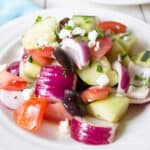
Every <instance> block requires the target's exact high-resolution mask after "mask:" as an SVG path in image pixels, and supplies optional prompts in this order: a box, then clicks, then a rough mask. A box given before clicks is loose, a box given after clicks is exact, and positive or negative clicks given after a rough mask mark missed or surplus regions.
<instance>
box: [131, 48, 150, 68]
mask: <svg viewBox="0 0 150 150" xmlns="http://www.w3.org/2000/svg"><path fill="white" fill-rule="evenodd" d="M134 62H135V63H136V64H138V65H140V66H143V67H150V51H143V52H140V53H139V54H137V55H136V56H135V57H134Z"/></svg>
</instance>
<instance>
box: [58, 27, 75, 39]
mask: <svg viewBox="0 0 150 150" xmlns="http://www.w3.org/2000/svg"><path fill="white" fill-rule="evenodd" d="M58 36H59V38H60V39H65V38H69V37H72V35H71V30H66V29H62V30H61V31H60V33H59V34H58Z"/></svg>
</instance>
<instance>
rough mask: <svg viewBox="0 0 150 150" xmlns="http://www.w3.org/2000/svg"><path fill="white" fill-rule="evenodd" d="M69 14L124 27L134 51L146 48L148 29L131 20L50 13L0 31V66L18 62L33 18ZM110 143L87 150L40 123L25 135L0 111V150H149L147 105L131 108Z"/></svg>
mask: <svg viewBox="0 0 150 150" xmlns="http://www.w3.org/2000/svg"><path fill="white" fill-rule="evenodd" d="M73 14H84V15H96V16H99V17H100V19H101V20H109V19H111V20H117V21H120V22H123V23H125V24H126V25H127V26H128V27H129V30H130V31H132V32H133V33H134V34H135V35H136V36H137V37H138V39H139V43H138V44H137V47H138V48H139V47H145V48H147V49H148V48H150V41H149V39H150V26H149V25H148V24H146V23H144V22H142V21H140V20H137V19H135V18H132V17H129V16H126V15H122V14H120V13H118V12H113V11H109V10H103V9H100V10H99V9H94V10H90V9H86V10H83V9H82V10H77V9H76V10H74V9H51V10H45V11H41V12H39V13H38V14H33V15H29V16H26V17H22V18H19V19H16V20H14V21H12V22H10V23H8V24H7V25H5V26H2V27H1V29H0V35H1V37H0V52H1V55H0V64H1V63H8V62H11V61H13V60H16V59H17V58H19V56H20V54H21V50H20V49H21V43H20V39H21V35H22V33H23V32H24V30H25V29H26V28H27V27H28V26H30V25H31V24H32V23H33V22H34V19H35V18H36V16H37V15H42V16H48V15H51V16H56V17H57V18H58V19H60V18H63V17H65V16H71V15H73ZM121 124H122V126H121V128H120V129H119V131H118V136H117V139H116V141H115V142H114V143H112V144H110V145H105V146H88V145H84V144H80V143H77V142H75V141H73V140H71V139H70V138H68V137H60V136H58V134H57V133H58V132H57V131H58V127H56V126H54V125H52V124H50V123H46V122H45V123H43V125H42V127H41V129H40V130H39V132H38V133H36V134H32V133H28V132H26V131H24V130H22V129H20V128H18V127H17V126H16V125H15V123H14V121H13V117H12V114H11V113H10V112H9V111H7V110H6V109H4V108H2V107H1V109H0V150H3V149H4V150H10V149H12V148H13V149H21V150H27V149H32V150H49V149H51V150H59V149H65V150H70V149H71V150H80V149H82V150H83V149H84V148H85V149H86V150H91V148H92V149H93V150H127V149H128V150H130V149H131V148H132V149H136V150H141V149H143V150H149V149H150V142H149V139H150V105H149V104H147V105H143V106H139V107H136V106H134V107H132V108H131V109H130V111H129V113H128V115H127V116H126V117H125V118H124V120H123V121H122V123H121Z"/></svg>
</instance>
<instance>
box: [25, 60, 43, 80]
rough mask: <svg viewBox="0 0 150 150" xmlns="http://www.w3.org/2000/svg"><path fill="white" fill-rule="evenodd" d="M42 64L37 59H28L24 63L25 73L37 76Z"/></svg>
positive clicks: (32, 76)
mask: <svg viewBox="0 0 150 150" xmlns="http://www.w3.org/2000/svg"><path fill="white" fill-rule="evenodd" d="M40 70H41V66H40V65H39V64H37V63H36V62H35V61H32V62H29V61H27V62H26V63H25V65H24V69H23V71H24V74H25V75H26V76H28V77H29V78H37V76H38V74H39V73H40Z"/></svg>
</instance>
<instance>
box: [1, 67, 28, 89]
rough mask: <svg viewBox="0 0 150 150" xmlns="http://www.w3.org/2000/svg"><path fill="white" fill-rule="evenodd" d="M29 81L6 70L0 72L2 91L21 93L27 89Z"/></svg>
mask: <svg viewBox="0 0 150 150" xmlns="http://www.w3.org/2000/svg"><path fill="white" fill-rule="evenodd" d="M26 86H27V81H25V80H24V79H22V78H21V77H18V76H16V75H13V74H11V73H9V72H7V71H6V70H4V71H1V72H0V89H4V90H13V91H20V90H23V89H25V88H26Z"/></svg>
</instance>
